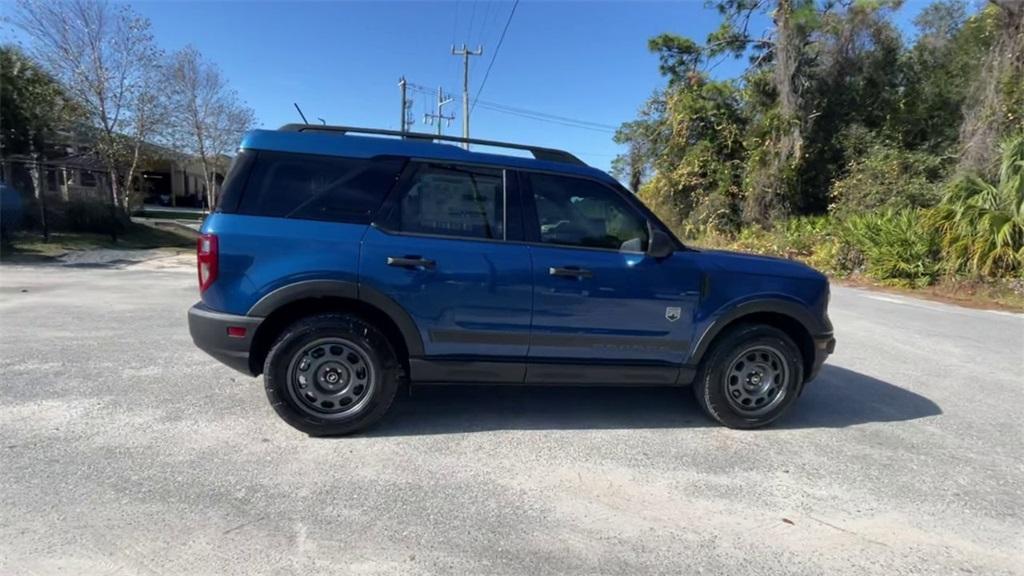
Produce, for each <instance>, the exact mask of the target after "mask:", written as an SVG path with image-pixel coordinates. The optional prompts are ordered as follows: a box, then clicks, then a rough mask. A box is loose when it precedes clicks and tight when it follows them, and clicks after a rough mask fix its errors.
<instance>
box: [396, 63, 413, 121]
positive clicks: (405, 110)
mask: <svg viewBox="0 0 1024 576" xmlns="http://www.w3.org/2000/svg"><path fill="white" fill-rule="evenodd" d="M407 84H408V82H406V81H405V76H402V77H401V78H399V79H398V89H399V90H401V91H402V117H401V119H400V120H399V124H398V126H399V131H400V132H408V131H409V125H410V124H412V119H411V118H409V109H410V108H412V100H409V98H408V97H407V96H406V85H407Z"/></svg>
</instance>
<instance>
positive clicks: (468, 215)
mask: <svg viewBox="0 0 1024 576" xmlns="http://www.w3.org/2000/svg"><path fill="white" fill-rule="evenodd" d="M388 225H389V227H391V228H393V229H395V230H398V231H402V232H415V233H420V234H439V235H444V236H464V237H471V238H485V239H490V240H500V239H504V237H505V187H504V184H503V178H502V173H501V171H499V170H487V169H476V168H472V169H470V168H461V167H453V166H436V165H423V166H421V167H420V168H419V169H418V170H417V171H416V174H415V175H414V177H413V179H412V181H411V182H410V184H409V187H408V188H407V189H406V190H404V191H403V192H402V194H401V196H400V198H399V199H398V201H397V202H396V203H395V207H394V212H392V214H391V217H390V218H389V219H388Z"/></svg>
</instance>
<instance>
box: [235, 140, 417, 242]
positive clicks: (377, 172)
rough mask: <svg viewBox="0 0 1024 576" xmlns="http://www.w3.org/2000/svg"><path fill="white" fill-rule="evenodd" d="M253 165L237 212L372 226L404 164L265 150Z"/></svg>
mask: <svg viewBox="0 0 1024 576" xmlns="http://www.w3.org/2000/svg"><path fill="white" fill-rule="evenodd" d="M254 164H255V165H254V166H253V168H252V170H251V173H250V175H249V179H248V183H247V185H246V187H245V193H244V194H243V195H242V201H241V203H240V204H239V207H238V212H240V213H242V214H252V215H254V216H274V217H278V218H297V219H305V220H328V221H333V222H350V223H358V224H367V223H369V222H370V219H371V218H372V217H373V214H374V213H375V212H376V211H377V209H378V208H380V205H381V203H382V202H383V201H384V197H385V196H386V195H387V193H388V190H390V189H391V186H392V185H393V184H394V182H395V178H397V176H398V173H399V171H401V169H402V164H403V161H402V160H400V159H397V158H381V159H378V158H374V159H358V158H338V157H334V156H314V155H308V154H289V153H286V152H263V151H261V152H259V155H258V157H257V158H256V160H255V162H254Z"/></svg>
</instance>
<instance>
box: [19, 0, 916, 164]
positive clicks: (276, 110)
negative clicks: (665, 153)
mask: <svg viewBox="0 0 1024 576" xmlns="http://www.w3.org/2000/svg"><path fill="white" fill-rule="evenodd" d="M4 4H5V6H4V8H5V9H10V8H11V7H12V5H11V4H10V3H9V0H7V1H5V2H4ZM131 5H132V7H133V8H134V9H135V10H136V11H137V12H139V13H140V14H142V15H144V16H146V17H148V18H149V19H150V21H151V22H152V27H153V28H152V29H153V33H154V36H155V38H156V41H157V43H158V44H159V45H160V47H161V48H163V49H164V50H166V51H173V50H176V49H179V48H181V47H183V46H185V45H188V44H192V45H194V46H195V47H196V48H198V49H199V51H200V52H202V53H203V55H204V56H205V57H206V58H207V59H209V60H210V61H212V62H214V63H216V64H217V65H218V66H219V67H220V69H221V70H222V72H223V73H224V74H225V76H226V77H227V78H228V80H229V82H230V83H231V85H232V87H233V88H234V89H235V90H237V92H238V94H239V96H240V97H241V99H242V100H243V101H245V102H246V103H247V104H248V105H249V106H250V107H252V108H253V109H254V110H255V112H256V118H257V120H258V122H259V124H260V126H261V127H264V128H277V127H279V126H280V125H282V124H286V123H290V122H299V121H300V118H299V116H298V113H297V112H296V111H295V108H294V107H293V102H297V103H298V104H299V106H300V107H301V108H302V110H303V112H304V113H305V115H306V117H307V118H308V119H309V121H310V122H317V121H318V120H316V119H317V118H323V119H324V120H325V121H326V122H327V123H328V124H341V125H351V126H365V127H373V128H389V129H398V127H399V118H400V112H399V110H400V92H399V88H398V80H399V78H400V77H402V76H404V77H405V78H406V79H407V80H408V81H409V82H410V83H412V84H414V85H416V86H419V87H423V88H424V89H426V90H427V91H429V93H421V92H419V91H418V90H419V89H415V90H412V91H411V92H410V96H411V97H412V98H413V99H414V104H413V108H412V114H413V116H414V117H415V124H413V126H412V129H413V130H416V131H426V132H433V131H434V130H435V128H434V127H433V126H428V125H425V124H424V123H423V115H424V113H425V112H432V111H433V108H434V101H435V100H436V90H437V87H438V86H441V87H443V88H444V90H445V92H446V93H450V94H451V96H452V97H453V99H454V101H453V102H452V103H451V104H449V105H447V106H446V107H445V109H444V111H445V113H446V114H450V113H452V112H454V114H455V116H456V118H455V121H454V122H453V123H452V126H451V127H446V128H445V133H447V134H452V135H461V132H462V104H461V94H462V59H461V57H456V56H452V55H451V47H452V45H453V44H456V45H459V46H461V44H462V43H463V42H465V43H467V44H468V45H469V47H470V48H472V49H475V48H476V47H478V46H482V47H483V55H482V56H473V57H471V58H470V101H471V102H472V101H473V99H474V98H479V101H480V102H484V103H490V104H499V105H502V106H506V107H509V106H511V107H513V108H516V109H520V110H529V111H532V112H539V113H542V114H545V115H554V116H559V117H567V118H572V119H576V120H582V121H585V122H588V123H592V124H594V126H591V127H590V128H589V129H584V128H580V127H578V126H567V125H565V124H564V123H558V122H557V121H556V122H550V121H539V120H536V119H533V118H525V117H523V116H522V115H512V114H507V113H503V112H499V111H496V110H494V109H493V107H490V108H485V107H483V106H487V105H488V104H484V105H483V106H480V107H477V108H475V109H474V110H473V111H472V112H471V114H470V119H471V122H470V128H471V130H470V136H472V137H476V138H486V139H495V140H503V141H509V142H520V143H529V144H535V145H542V146H549V147H554V148H561V149H565V150H568V151H570V152H572V153H574V154H576V155H577V156H579V157H580V158H582V159H583V160H584V161H585V162H587V163H588V164H591V165H593V166H596V167H598V168H602V169H607V168H608V167H609V165H610V163H611V161H612V159H613V158H614V156H615V155H616V154H617V153H619V152H620V151H621V150H620V147H619V146H617V145H616V144H614V143H613V142H612V132H613V128H612V127H615V126H618V125H619V124H620V123H622V122H623V121H626V120H630V119H632V118H633V117H634V115H635V113H636V111H637V109H638V108H639V107H640V106H641V105H642V103H643V102H644V100H645V99H646V98H647V97H648V96H649V95H650V94H651V93H652V92H653V91H654V90H655V89H657V88H659V87H661V86H663V85H664V79H663V78H662V77H661V76H660V75H659V74H658V59H657V56H656V55H654V54H651V53H650V52H649V51H648V50H647V39H648V38H650V37H652V36H655V35H657V34H660V33H662V32H672V33H676V34H680V35H683V36H689V37H692V38H694V39H697V40H703V39H704V37H705V36H706V35H707V34H708V33H709V32H710V31H712V30H713V29H714V28H716V27H717V26H718V23H719V17H718V14H717V13H716V12H715V11H714V10H713V9H709V8H706V7H705V5H704V2H703V0H678V1H674V2H646V1H644V2H641V1H616V2H589V1H586V2H585V1H576V2H553V1H542V0H532V1H531V0H522V1H521V2H520V3H519V4H518V6H517V7H516V9H515V13H514V15H513V16H512V18H511V20H509V15H510V13H511V10H512V6H513V2H512V1H511V0H509V1H499V2H486V1H482V0H458V1H455V0H453V1H443V2H428V1H421V2H390V1H376V2H353V1H329V2H252V1H249V2H241V1H217V2H209V1H141V2H131ZM924 5H925V2H924V0H911V1H910V2H908V3H907V5H906V6H904V8H903V9H901V11H900V13H899V14H898V15H897V22H898V23H899V24H900V25H901V27H905V28H909V24H908V23H909V22H910V21H911V19H912V17H913V14H915V13H916V12H917V11H918V10H919V9H920V8H921V7H923V6H924ZM506 22H508V23H509V24H508V30H507V33H506V35H505V39H504V42H503V43H502V44H501V46H500V50H499V49H498V40H499V37H500V36H501V32H502V29H503V28H504V27H505V24H506ZM4 35H5V36H6V37H8V38H10V37H12V36H13V37H14V39H15V40H18V39H21V38H19V34H18V32H17V31H14V30H12V29H10V28H8V29H6V30H5V31H4ZM496 51H497V54H496V56H495V52H496ZM492 57H493V58H494V61H493V65H491V61H492ZM744 64H745V63H744V62H743V61H733V60H728V61H725V62H723V63H722V64H721V65H719V66H718V67H717V68H715V71H714V73H715V75H716V76H719V77H730V76H736V75H738V74H739V73H740V72H741V71H742V69H743V67H744ZM489 65H491V66H492V68H491V72H490V75H489V76H488V77H487V80H486V84H485V85H484V86H483V89H482V91H481V83H482V81H483V79H484V75H485V72H486V70H487V68H488V66H489Z"/></svg>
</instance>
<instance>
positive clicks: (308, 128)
mask: <svg viewBox="0 0 1024 576" xmlns="http://www.w3.org/2000/svg"><path fill="white" fill-rule="evenodd" d="M279 130H282V131H285V132H330V133H334V134H348V133H350V132H351V133H353V134H377V135H381V136H397V137H400V138H407V139H410V140H426V141H429V142H439V141H440V142H458V143H459V144H477V145H480V146H494V147H497V148H511V149H515V150H526V151H528V152H530V153H531V154H533V157H534V158H536V159H537V160H546V161H548V162H561V163H563V164H575V165H577V166H586V165H587V163H586V162H584V161H583V160H580V159H579V158H577V157H576V156H573V155H572V154H570V153H568V152H566V151H564V150H556V149H554V148H544V147H542V146H527V145H525V144H512V143H509V142H498V141H496V140H480V139H478V138H461V137H459V136H442V135H439V134H425V133H423V132H399V131H397V130H379V129H376V128H356V127H353V126H327V125H323V124H285V125H284V126H281V128H279Z"/></svg>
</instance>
